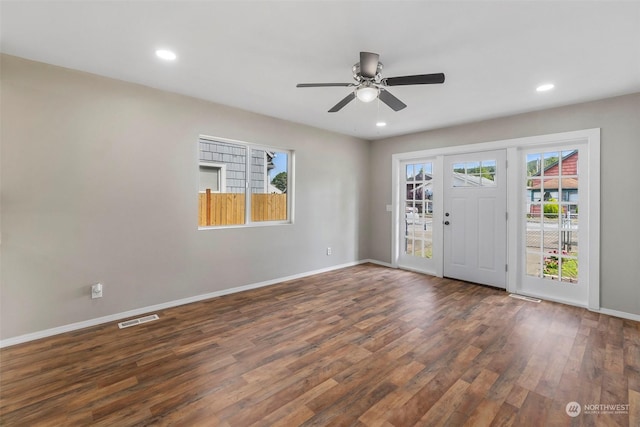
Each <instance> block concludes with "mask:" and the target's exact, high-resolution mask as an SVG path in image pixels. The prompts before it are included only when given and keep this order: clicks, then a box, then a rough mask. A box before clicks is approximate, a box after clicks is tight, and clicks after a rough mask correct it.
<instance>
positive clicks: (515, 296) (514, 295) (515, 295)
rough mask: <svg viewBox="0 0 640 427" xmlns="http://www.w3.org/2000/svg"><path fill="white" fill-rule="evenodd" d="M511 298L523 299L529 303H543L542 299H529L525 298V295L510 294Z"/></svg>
mask: <svg viewBox="0 0 640 427" xmlns="http://www.w3.org/2000/svg"><path fill="white" fill-rule="evenodd" d="M509 296H510V297H511V298H516V299H521V300H524V301H529V302H541V301H542V300H541V299H538V298H533V297H528V296H525V295H518V294H509Z"/></svg>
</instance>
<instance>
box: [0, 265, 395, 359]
mask: <svg viewBox="0 0 640 427" xmlns="http://www.w3.org/2000/svg"><path fill="white" fill-rule="evenodd" d="M367 262H371V263H376V264H380V265H383V264H381V263H379V262H377V261H373V260H361V261H354V262H349V263H346V264H340V265H333V266H331V267H326V268H321V269H318V270H313V271H307V272H305V273H299V274H294V275H292V276H286V277H280V278H278V279H272V280H265V281H264V282H258V283H252V284H249V285H244V286H238V287H235V288H229V289H223V290H221V291H215V292H210V293H206V294H202V295H196V296H193V297H188V298H182V299H179V300H175V301H169V302H165V303H162V304H156V305H151V306H147V307H141V308H136V309H134V310H129V311H125V312H122V313H116V314H110V315H108V316H102V317H97V318H95V319H89V320H84V321H82V322H76V323H71V324H69V325H63V326H58V327H56V328H51V329H45V330H43V331H38V332H32V333H30V334H24V335H19V336H17V337H12V338H7V339H4V340H0V348H3V347H9V346H12V345H17V344H22V343H25V342H29V341H34V340H37V339H41V338H46V337H50V336H53V335H59V334H64V333H66V332H72V331H77V330H78V329H84V328H89V327H91V326H97V325H101V324H103V323H109V322H114V321H116V320H123V319H126V318H128V317H135V316H139V315H142V314H146V313H150V312H152V311H158V310H164V309H167V308H172V307H177V306H179V305H185V304H190V303H192V302H198V301H203V300H207V299H211V298H216V297H220V296H223V295H229V294H234V293H237V292H242V291H248V290H250V289H257V288H262V287H265V286H270V285H275V284H277V283H282V282H286V281H289V280H295V279H300V278H303V277H307V276H313V275H314V274H320V273H326V272H329V271H333V270H339V269H341V268H346V267H352V266H354V265H358V264H364V263H367Z"/></svg>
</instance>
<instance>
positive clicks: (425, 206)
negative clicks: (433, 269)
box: [404, 162, 433, 258]
mask: <svg viewBox="0 0 640 427" xmlns="http://www.w3.org/2000/svg"><path fill="white" fill-rule="evenodd" d="M406 170H407V182H406V189H407V191H406V196H405V197H406V203H405V212H404V230H405V244H404V253H405V254H406V255H410V256H416V257H421V258H431V257H432V253H433V249H432V232H433V224H432V215H433V205H432V199H433V189H432V179H433V163H431V162H425V163H416V164H412V165H407V166H406Z"/></svg>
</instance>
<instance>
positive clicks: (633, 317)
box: [591, 308, 640, 322]
mask: <svg viewBox="0 0 640 427" xmlns="http://www.w3.org/2000/svg"><path fill="white" fill-rule="evenodd" d="M591 311H594V312H596V313H600V314H606V315H607V316H614V317H620V318H622V319H628V320H635V321H636V322H640V314H633V313H627V312H626V311H618V310H610V309H608V308H601V309H600V310H591Z"/></svg>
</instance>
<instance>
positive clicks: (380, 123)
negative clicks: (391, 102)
mask: <svg viewBox="0 0 640 427" xmlns="http://www.w3.org/2000/svg"><path fill="white" fill-rule="evenodd" d="M386 125H387V123H386V122H378V123H376V126H378V127H379V128H382V127H385V126H386Z"/></svg>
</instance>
